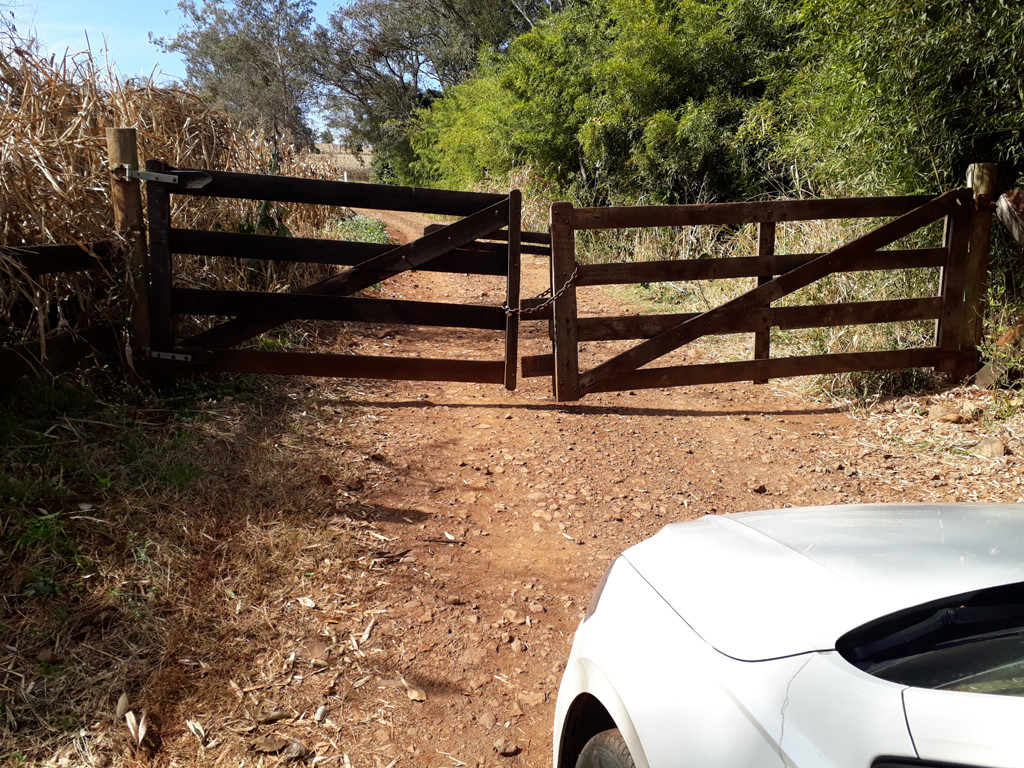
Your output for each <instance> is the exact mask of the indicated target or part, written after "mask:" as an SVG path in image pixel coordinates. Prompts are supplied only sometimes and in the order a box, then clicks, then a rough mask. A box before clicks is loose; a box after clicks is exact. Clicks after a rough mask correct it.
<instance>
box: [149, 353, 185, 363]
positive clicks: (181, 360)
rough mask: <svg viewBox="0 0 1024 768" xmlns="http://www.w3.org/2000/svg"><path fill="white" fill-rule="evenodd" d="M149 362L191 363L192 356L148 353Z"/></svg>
mask: <svg viewBox="0 0 1024 768" xmlns="http://www.w3.org/2000/svg"><path fill="white" fill-rule="evenodd" d="M148 354H149V357H150V359H151V360H171V361H173V362H175V363H191V362H192V355H183V354H180V353H178V352H155V351H153V350H149V351H148Z"/></svg>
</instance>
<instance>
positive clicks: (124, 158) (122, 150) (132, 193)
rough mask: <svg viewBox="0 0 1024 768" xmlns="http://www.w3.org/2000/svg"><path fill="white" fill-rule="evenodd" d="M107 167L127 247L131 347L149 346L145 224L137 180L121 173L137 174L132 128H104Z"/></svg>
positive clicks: (117, 223)
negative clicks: (130, 299)
mask: <svg viewBox="0 0 1024 768" xmlns="http://www.w3.org/2000/svg"><path fill="white" fill-rule="evenodd" d="M107 158H108V159H107V163H108V167H109V168H110V171H111V177H110V202H111V205H112V206H113V208H114V226H115V227H116V228H117V231H118V233H120V234H121V236H122V237H124V238H125V240H126V241H127V243H128V271H129V275H130V281H131V286H130V289H131V297H132V307H131V321H132V340H131V343H132V346H133V347H134V348H135V349H143V348H147V347H149V346H150V329H149V266H148V264H147V255H146V222H145V218H144V217H143V215H142V192H141V190H140V189H139V180H138V179H130V178H128V176H127V175H126V174H123V173H118V171H124V170H135V171H137V170H139V148H138V144H137V142H136V136H135V129H134V128H107Z"/></svg>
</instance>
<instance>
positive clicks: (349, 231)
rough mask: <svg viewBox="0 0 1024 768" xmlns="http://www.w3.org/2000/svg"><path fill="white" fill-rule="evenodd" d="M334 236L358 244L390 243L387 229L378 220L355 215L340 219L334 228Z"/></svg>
mask: <svg viewBox="0 0 1024 768" xmlns="http://www.w3.org/2000/svg"><path fill="white" fill-rule="evenodd" d="M333 234H334V235H336V236H337V237H338V238H339V239H341V240H349V241H352V242H356V243H390V242H391V236H390V235H388V231H387V228H386V227H385V226H384V224H383V223H382V222H380V221H378V220H377V219H373V218H370V217H368V216H360V215H358V214H357V215H355V216H351V217H349V218H346V219H340V220H339V221H338V222H337V223H336V224H335V225H334V228H333Z"/></svg>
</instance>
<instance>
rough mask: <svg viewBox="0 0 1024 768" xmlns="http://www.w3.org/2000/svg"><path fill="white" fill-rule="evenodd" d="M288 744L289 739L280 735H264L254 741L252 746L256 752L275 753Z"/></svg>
mask: <svg viewBox="0 0 1024 768" xmlns="http://www.w3.org/2000/svg"><path fill="white" fill-rule="evenodd" d="M287 746H288V739H282V738H281V737H280V736H270V735H267V736H264V737H263V738H261V739H257V740H256V741H254V742H253V744H252V748H253V750H255V751H256V752H263V753H265V754H274V753H275V752H280V751H281V750H282V749H284V748H285V747H287Z"/></svg>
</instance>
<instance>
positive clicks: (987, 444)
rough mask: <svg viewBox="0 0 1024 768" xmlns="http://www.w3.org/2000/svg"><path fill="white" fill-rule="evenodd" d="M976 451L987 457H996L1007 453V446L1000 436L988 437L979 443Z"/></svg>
mask: <svg viewBox="0 0 1024 768" xmlns="http://www.w3.org/2000/svg"><path fill="white" fill-rule="evenodd" d="M974 452H975V453H978V454H981V455H982V456H984V457H986V458H989V459H995V458H998V457H1000V456H1005V455H1006V446H1005V445H1004V444H1003V441H1002V440H1000V439H999V438H998V437H986V438H985V439H983V440H981V441H980V442H979V443H978V445H977V446H976V447H975V449H974Z"/></svg>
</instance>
